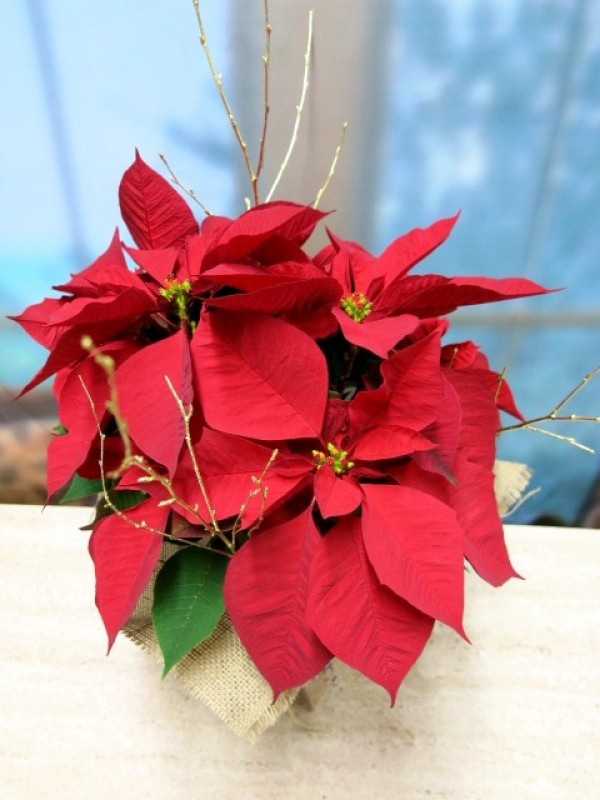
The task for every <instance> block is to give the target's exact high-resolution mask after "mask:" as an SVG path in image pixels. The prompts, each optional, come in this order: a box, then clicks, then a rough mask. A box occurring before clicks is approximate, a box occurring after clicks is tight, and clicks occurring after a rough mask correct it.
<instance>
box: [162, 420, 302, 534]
mask: <svg viewBox="0 0 600 800" xmlns="http://www.w3.org/2000/svg"><path fill="white" fill-rule="evenodd" d="M193 446H194V453H195V455H196V459H197V463H198V466H199V469H200V474H201V476H202V480H203V483H204V486H205V489H206V493H207V495H208V497H209V500H210V504H211V506H212V508H213V509H214V511H215V515H216V517H217V519H218V520H224V519H227V518H228V517H236V516H237V515H238V513H239V512H240V510H241V508H242V506H243V505H244V504H245V503H248V499H249V497H250V493H251V492H252V491H253V490H254V489H255V488H256V486H255V483H254V481H253V480H252V479H253V477H254V478H258V477H259V476H260V475H262V473H263V472H264V469H265V467H266V466H267V464H268V462H269V460H270V458H271V454H272V452H273V451H272V448H270V447H265V446H264V445H260V444H257V443H256V442H250V441H248V440H247V439H242V438H240V437H239V436H231V435H229V434H226V433H219V432H218V431H213V430H211V429H210V428H202V429H201V431H200V435H199V436H198V437H194V440H193ZM285 460H286V459H285V457H282V456H280V457H278V458H277V459H276V460H275V462H274V463H273V464H272V465H271V467H270V468H269V470H268V471H267V473H266V475H265V478H264V480H263V486H264V487H266V488H267V489H268V492H267V496H266V499H265V501H264V509H263V508H262V501H261V498H260V496H259V495H256V496H254V497H253V499H252V500H251V501H250V503H248V505H247V507H246V510H245V512H244V514H243V516H242V526H243V527H248V526H250V525H252V524H253V523H254V522H256V520H257V519H258V518H259V517H260V515H261V512H262V511H268V510H269V509H270V508H272V507H273V506H274V505H276V504H278V503H279V502H280V501H281V500H282V499H283V498H284V497H287V496H288V495H289V494H291V493H293V492H294V490H295V489H296V488H297V487H298V486H299V484H301V483H302V482H303V481H304V478H305V476H306V475H307V474H308V472H309V471H310V469H311V468H312V464H311V463H310V462H309V461H308V459H305V460H303V462H302V464H301V468H300V469H298V466H297V465H294V464H292V465H291V469H288V468H286V465H285V463H284V462H285ZM173 486H174V489H175V491H176V493H177V495H178V497H180V498H181V499H183V500H185V502H186V503H187V504H188V505H190V506H191V507H192V508H194V507H195V506H197V507H198V513H199V514H200V516H201V518H202V519H203V520H204V521H205V522H207V521H209V519H210V514H209V512H208V509H207V507H206V502H205V500H204V497H203V495H202V492H201V490H200V487H199V484H198V479H197V476H196V474H195V471H194V467H193V464H192V459H191V457H190V454H189V452H188V451H187V449H185V450H184V451H183V453H182V455H181V457H180V461H179V464H178V467H177V472H176V474H175V477H174V479H173ZM181 513H182V514H185V511H183V510H182V511H181ZM189 519H190V521H191V522H193V521H194V519H193V518H191V517H189ZM196 521H197V520H196Z"/></svg>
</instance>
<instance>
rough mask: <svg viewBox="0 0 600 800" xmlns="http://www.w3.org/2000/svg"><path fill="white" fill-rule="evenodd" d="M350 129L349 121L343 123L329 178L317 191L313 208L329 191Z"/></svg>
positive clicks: (317, 205)
mask: <svg viewBox="0 0 600 800" xmlns="http://www.w3.org/2000/svg"><path fill="white" fill-rule="evenodd" d="M347 130H348V123H347V122H344V124H343V125H342V133H341V135H340V141H339V143H338V146H337V147H336V148H335V153H334V154H333V161H332V162H331V166H330V167H329V172H328V173H327V178H326V179H325V183H324V184H323V186H321V188H320V189H319V191H318V192H317V196H316V197H315V202H314V203H313V208H318V207H319V203H320V202H321V199H322V197H323V195H324V194H325V192H326V191H327V187H328V186H329V184H330V183H331V179H332V178H333V176H334V175H335V168H336V167H337V163H338V160H339V157H340V153H341V152H342V147H343V146H344V139H345V138H346V131H347Z"/></svg>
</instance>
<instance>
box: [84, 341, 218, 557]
mask: <svg viewBox="0 0 600 800" xmlns="http://www.w3.org/2000/svg"><path fill="white" fill-rule="evenodd" d="M99 355H101V354H99ZM96 358H97V357H96ZM79 380H80V382H81V386H82V388H83V391H84V392H85V395H86V397H87V399H88V402H89V404H90V408H91V410H92V414H93V415H94V420H95V422H96V427H97V429H98V436H99V437H100V459H99V461H98V466H99V468H100V481H101V483H102V499H103V501H104V504H105V505H106V507H107V508H110V510H111V511H112V512H113V513H114V514H116V515H117V516H118V517H119V518H120V519H122V520H123V521H124V522H127V524H128V525H131V526H132V527H133V528H136V529H137V530H145V531H148V533H153V534H155V535H157V536H161V537H162V538H163V539H168V540H169V541H170V542H175V543H176V544H185V545H191V546H192V547H199V548H201V549H203V550H209V549H211V548H210V547H208V546H207V545H205V544H203V543H202V542H197V541H194V540H192V539H180V538H178V537H177V536H174V535H173V534H172V533H168V532H167V531H161V530H159V529H158V528H154V527H152V526H151V525H148V523H147V522H146V521H145V520H142V521H141V522H138V521H137V520H134V519H133V518H132V517H130V516H129V515H128V514H126V513H125V512H124V511H123V510H122V509H120V508H119V507H118V506H117V505H116V504H115V503H114V501H113V500H112V498H111V496H110V493H109V491H108V486H107V483H106V469H105V467H104V451H105V441H106V434H105V433H103V431H102V427H101V424H100V419H99V417H98V413H97V410H96V406H95V404H94V401H93V399H92V396H91V394H90V392H89V390H88V388H87V386H86V385H85V381H84V380H83V378H82V377H81V376H80V377H79ZM142 468H143V467H142ZM148 469H149V470H151V468H150V467H148ZM157 477H160V476H157ZM159 505H160V503H159ZM163 505H164V503H163ZM225 555H227V554H225Z"/></svg>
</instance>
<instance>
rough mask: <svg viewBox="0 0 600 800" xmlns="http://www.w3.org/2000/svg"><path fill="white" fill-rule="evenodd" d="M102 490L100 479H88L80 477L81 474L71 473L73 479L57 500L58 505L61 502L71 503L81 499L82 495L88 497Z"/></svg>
mask: <svg viewBox="0 0 600 800" xmlns="http://www.w3.org/2000/svg"><path fill="white" fill-rule="evenodd" d="M101 491H102V481H100V480H88V479H87V478H82V477H81V475H77V473H76V474H75V475H73V479H72V481H71V483H70V484H69V488H68V489H67V491H66V492H65V494H64V495H63V497H62V498H61V499H60V500H59V503H60V505H62V504H63V503H72V502H73V501H74V500H81V498H82V497H89V496H90V495H93V494H98V493H99V492H101Z"/></svg>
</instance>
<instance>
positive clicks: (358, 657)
mask: <svg viewBox="0 0 600 800" xmlns="http://www.w3.org/2000/svg"><path fill="white" fill-rule="evenodd" d="M360 526H361V522H360V519H358V518H357V517H344V519H342V520H341V521H340V522H339V523H338V524H337V525H336V527H335V528H334V529H333V530H331V531H329V533H328V534H326V535H325V537H324V538H322V539H321V540H320V542H319V544H318V547H317V549H316V551H315V554H314V557H313V560H312V564H311V567H310V580H309V589H308V600H307V604H306V614H307V618H308V621H309V623H310V625H311V626H312V627H313V629H314V631H315V633H316V634H317V636H318V637H319V639H320V640H321V641H322V642H323V644H324V645H325V646H326V647H327V648H329V650H331V652H332V653H333V654H334V655H335V656H337V657H338V658H339V659H341V660H342V661H345V662H346V663H347V664H349V665H350V666H351V667H354V668H355V669H358V670H360V672H362V673H363V675H366V676H367V677H368V678H370V679H371V680H372V681H375V683H378V684H379V685H380V686H383V687H384V688H385V689H386V690H387V691H388V692H389V695H390V698H391V700H392V704H393V703H394V702H395V698H396V693H397V691H398V687H399V686H400V684H401V683H402V681H403V680H404V678H405V676H406V674H407V673H408V671H409V670H410V668H411V667H412V666H413V664H414V663H415V661H416V660H417V658H418V657H419V656H420V655H421V652H422V650H423V648H424V647H425V644H426V643H427V640H428V639H429V636H430V635H431V630H432V628H433V619H432V618H431V617H428V616H426V615H425V614H422V613H421V612H420V611H417V609H416V608H414V607H413V606H411V605H410V604H409V603H407V602H406V601H405V600H402V599H401V598H400V597H398V596H397V595H395V594H394V593H393V592H391V591H390V590H389V589H387V588H386V587H385V586H382V585H381V583H380V582H379V579H378V578H377V576H376V575H375V572H374V570H373V567H372V566H371V564H370V563H369V561H368V559H367V554H366V552H365V548H364V544H363V541H362V535H361V527H360Z"/></svg>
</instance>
